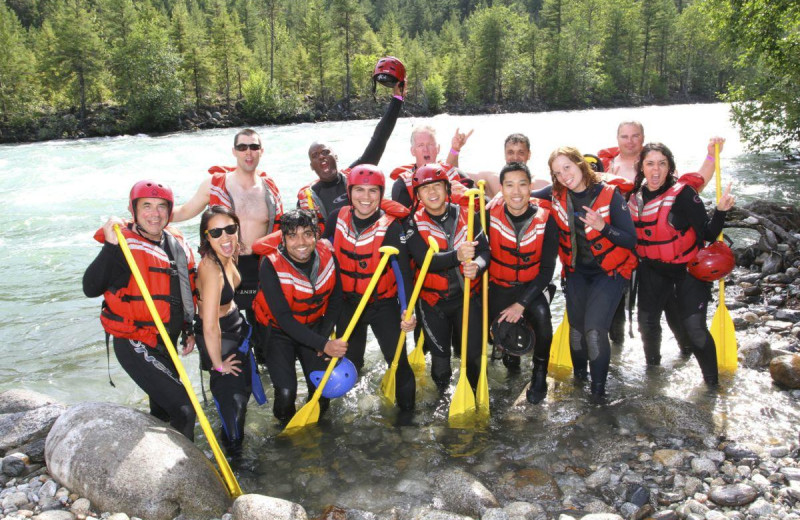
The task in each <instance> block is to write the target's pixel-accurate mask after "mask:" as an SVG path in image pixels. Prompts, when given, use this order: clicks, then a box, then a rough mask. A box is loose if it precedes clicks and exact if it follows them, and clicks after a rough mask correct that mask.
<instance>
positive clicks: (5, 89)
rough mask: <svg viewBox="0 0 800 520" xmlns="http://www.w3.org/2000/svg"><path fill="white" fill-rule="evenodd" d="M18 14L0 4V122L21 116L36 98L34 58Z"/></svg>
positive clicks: (36, 86)
mask: <svg viewBox="0 0 800 520" xmlns="http://www.w3.org/2000/svg"><path fill="white" fill-rule="evenodd" d="M26 39H27V37H26V34H25V29H23V27H22V24H21V23H20V21H19V18H17V15H16V14H15V13H14V12H13V11H12V10H11V9H9V8H8V7H6V5H5V4H0V49H3V52H2V54H0V118H1V119H2V122H3V123H8V122H9V120H12V119H17V118H21V117H24V116H25V115H26V112H27V109H28V107H29V105H30V103H31V102H32V101H33V100H34V99H35V98H36V92H37V90H38V85H37V82H36V78H35V67H36V58H35V56H34V54H33V52H31V51H30V50H29V48H28V43H27V42H26Z"/></svg>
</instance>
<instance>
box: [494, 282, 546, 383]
mask: <svg viewBox="0 0 800 520" xmlns="http://www.w3.org/2000/svg"><path fill="white" fill-rule="evenodd" d="M520 290H521V287H503V286H501V285H495V284H493V283H489V323H494V320H495V319H496V318H497V315H498V314H500V313H501V312H502V311H503V310H504V309H506V308H507V307H508V306H509V305H512V304H514V303H517V299H518V297H519V292H520ZM523 315H524V316H525V319H526V320H528V323H530V324H531V327H533V332H534V336H535V338H536V343H535V344H534V347H533V361H534V363H538V364H542V363H544V365H545V367H546V366H547V362H548V360H549V359H550V344H551V343H552V342H553V321H552V317H551V315H550V303H549V302H548V301H547V298H546V297H545V295H544V293H542V294H539V295H538V296H537V297H536V298H534V300H533V302H531V304H530V305H529V306H528V307H526V308H525V311H524V314H523Z"/></svg>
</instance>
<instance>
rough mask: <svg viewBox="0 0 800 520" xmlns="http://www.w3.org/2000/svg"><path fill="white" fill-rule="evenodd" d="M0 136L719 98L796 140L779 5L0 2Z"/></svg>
mask: <svg viewBox="0 0 800 520" xmlns="http://www.w3.org/2000/svg"><path fill="white" fill-rule="evenodd" d="M0 1H2V3H0V50H2V51H1V52H0V142H16V141H33V140H45V139H55V138H69V137H84V136H100V135H115V134H120V133H139V132H165V131H173V130H181V129H192V128H206V127H213V126H232V125H244V124H248V125H262V124H270V123H290V122H298V121H320V120H326V119H345V118H347V119H351V118H363V117H377V116H378V115H379V114H380V113H381V112H382V109H383V106H384V105H385V102H386V99H385V97H386V94H387V92H388V91H386V90H385V89H381V88H380V87H379V89H380V90H379V92H378V96H377V98H375V97H373V91H372V89H373V85H372V81H371V75H372V69H373V67H374V65H375V63H376V61H377V59H378V58H379V57H381V56H384V55H393V56H397V57H398V58H400V59H401V60H402V61H403V62H404V63H405V65H406V68H407V70H408V71H409V76H408V87H409V91H408V96H407V99H406V111H407V112H408V113H411V114H415V115H433V114H436V113H439V112H449V113H487V112H488V113H491V112H508V111H519V112H536V111H543V110H561V109H583V108H590V107H616V106H636V105H643V104H667V103H684V102H705V101H708V102H710V101H718V100H723V101H728V102H731V103H732V114H733V118H734V121H735V122H736V123H737V124H738V126H739V128H740V129H741V131H742V134H743V135H742V137H743V139H744V140H746V141H747V142H748V144H749V145H750V147H751V148H752V149H755V150H763V149H777V150H780V151H781V152H784V153H786V154H789V153H791V151H792V150H794V149H796V148H797V146H798V143H800V2H796V1H795V0H637V1H634V0H505V1H504V0H495V1H491V0H0Z"/></svg>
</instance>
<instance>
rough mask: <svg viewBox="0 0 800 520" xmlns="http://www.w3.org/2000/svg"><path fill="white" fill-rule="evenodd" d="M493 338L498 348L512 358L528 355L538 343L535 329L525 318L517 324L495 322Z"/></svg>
mask: <svg viewBox="0 0 800 520" xmlns="http://www.w3.org/2000/svg"><path fill="white" fill-rule="evenodd" d="M492 338H494V345H495V346H496V347H497V348H499V349H500V350H502V351H504V352H505V353H506V354H509V355H511V356H521V355H523V354H527V353H528V352H530V351H531V350H533V346H534V344H535V342H536V338H535V337H534V334H533V329H532V328H531V326H530V324H529V323H528V321H527V320H526V319H525V318H524V317H523V318H520V319H519V321H517V322H516V323H511V322H508V321H497V320H494V323H492Z"/></svg>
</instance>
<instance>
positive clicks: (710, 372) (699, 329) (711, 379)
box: [683, 314, 719, 387]
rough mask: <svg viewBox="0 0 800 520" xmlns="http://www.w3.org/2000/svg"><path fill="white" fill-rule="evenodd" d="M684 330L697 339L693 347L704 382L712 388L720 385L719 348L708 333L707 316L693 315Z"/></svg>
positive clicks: (688, 319) (684, 323) (685, 323)
mask: <svg viewBox="0 0 800 520" xmlns="http://www.w3.org/2000/svg"><path fill="white" fill-rule="evenodd" d="M683 325H684V328H685V330H686V332H687V334H689V336H690V337H692V338H697V343H696V344H694V345H693V350H694V356H695V357H696V358H697V363H698V364H699V365H700V371H701V372H702V373H703V381H705V382H706V384H707V385H708V386H710V387H715V386H717V385H719V368H718V366H717V347H716V345H715V344H714V338H712V337H711V334H710V333H709V332H708V329H707V328H706V323H705V315H703V314H692V315H691V316H689V317H688V318H687V319H686V320H684V322H683Z"/></svg>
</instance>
